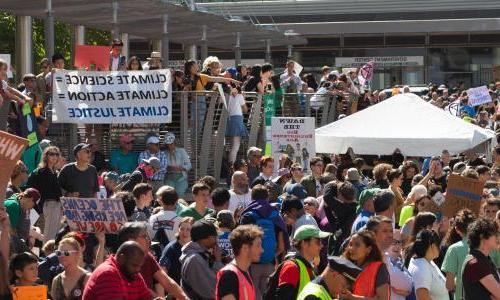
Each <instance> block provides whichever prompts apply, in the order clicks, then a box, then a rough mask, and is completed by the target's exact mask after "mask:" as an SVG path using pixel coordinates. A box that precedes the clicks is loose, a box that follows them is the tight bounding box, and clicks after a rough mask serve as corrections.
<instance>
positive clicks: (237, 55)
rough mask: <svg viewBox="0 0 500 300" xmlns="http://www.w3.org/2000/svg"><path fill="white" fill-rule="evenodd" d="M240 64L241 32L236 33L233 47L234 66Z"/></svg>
mask: <svg viewBox="0 0 500 300" xmlns="http://www.w3.org/2000/svg"><path fill="white" fill-rule="evenodd" d="M240 64H241V32H236V45H235V46H234V65H235V66H238V65H240Z"/></svg>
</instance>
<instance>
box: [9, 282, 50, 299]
mask: <svg viewBox="0 0 500 300" xmlns="http://www.w3.org/2000/svg"><path fill="white" fill-rule="evenodd" d="M47 292H48V288H47V286H46V285H26V286H14V287H12V298H13V299H14V300H46V299H47Z"/></svg>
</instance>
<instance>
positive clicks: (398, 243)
mask: <svg viewBox="0 0 500 300" xmlns="http://www.w3.org/2000/svg"><path fill="white" fill-rule="evenodd" d="M392 243H393V244H394V245H403V241H402V240H393V241H392Z"/></svg>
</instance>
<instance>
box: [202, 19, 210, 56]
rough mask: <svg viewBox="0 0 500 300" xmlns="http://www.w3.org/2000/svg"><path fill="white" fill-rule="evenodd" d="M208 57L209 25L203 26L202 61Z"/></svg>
mask: <svg viewBox="0 0 500 300" xmlns="http://www.w3.org/2000/svg"><path fill="white" fill-rule="evenodd" d="M207 57H208V43H207V25H203V26H202V31H201V60H202V61H203V60H205V58H207Z"/></svg>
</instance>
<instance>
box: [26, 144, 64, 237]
mask: <svg viewBox="0 0 500 300" xmlns="http://www.w3.org/2000/svg"><path fill="white" fill-rule="evenodd" d="M60 157H61V152H60V150H59V148H57V147H56V146H49V147H47V148H45V150H43V154H42V161H41V162H40V165H39V166H38V168H36V169H35V170H34V171H33V172H32V173H31V174H30V176H29V177H28V182H27V184H26V187H28V188H35V189H37V190H38V191H39V192H40V196H41V197H40V201H39V202H38V204H37V205H36V206H35V210H36V211H37V212H38V213H39V214H40V215H41V217H43V219H44V222H43V223H44V228H43V234H44V238H45V240H44V242H46V241H48V240H51V239H55V237H56V234H57V232H58V231H59V229H60V226H61V216H62V213H61V202H60V198H61V196H62V191H61V186H60V185H59V181H58V180H57V171H56V170H57V169H56V166H57V163H58V161H59V159H60Z"/></svg>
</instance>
